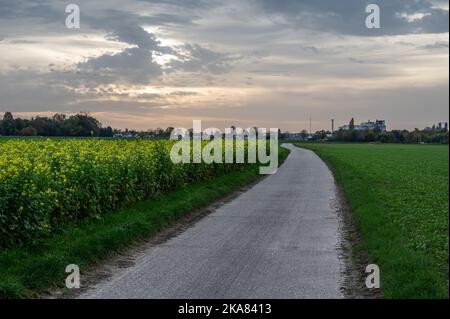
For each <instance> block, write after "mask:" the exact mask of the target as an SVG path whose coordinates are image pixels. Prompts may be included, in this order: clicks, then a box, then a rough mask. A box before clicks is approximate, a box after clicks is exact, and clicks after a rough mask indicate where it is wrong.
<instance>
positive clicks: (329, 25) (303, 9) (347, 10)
mask: <svg viewBox="0 0 450 319" xmlns="http://www.w3.org/2000/svg"><path fill="white" fill-rule="evenodd" d="M254 3H255V5H256V6H257V7H260V8H262V9H263V10H264V11H265V12H266V13H267V14H269V15H272V16H279V17H283V18H284V23H285V24H286V25H291V26H292V27H295V28H307V29H310V30H315V31H325V32H332V33H338V34H348V35H396V34H410V33H437V32H438V33H439V32H448V29H449V22H448V11H446V10H443V9H440V8H437V7H434V6H433V4H432V3H431V2H430V1H427V0H416V1H411V0H378V1H376V2H375V3H377V4H378V5H379V6H380V10H381V28H380V29H367V28H366V27H365V21H366V17H367V15H368V14H367V13H366V11H365V9H366V6H367V5H368V4H370V3H374V1H372V0H345V1H336V0H321V1H317V0H301V1H299V0H283V1H277V0H254ZM403 13H404V14H407V15H413V14H416V13H422V14H429V15H428V16H425V17H423V18H422V19H416V20H414V21H412V22H409V21H408V20H407V19H404V18H402V17H401V14H403Z"/></svg>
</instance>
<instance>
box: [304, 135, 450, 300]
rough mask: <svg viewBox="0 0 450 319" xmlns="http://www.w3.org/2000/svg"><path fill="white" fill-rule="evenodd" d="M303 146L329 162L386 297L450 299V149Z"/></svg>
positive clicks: (378, 146) (367, 145)
mask: <svg viewBox="0 0 450 319" xmlns="http://www.w3.org/2000/svg"><path fill="white" fill-rule="evenodd" d="M298 146H301V147H304V148H308V149H311V150H313V151H315V152H316V153H317V154H318V155H319V156H320V157H321V158H322V159H324V160H325V161H326V162H327V163H329V164H330V167H331V168H332V170H333V173H334V176H335V178H336V181H337V182H338V183H339V184H340V186H341V187H342V189H343V190H344V193H345V195H346V198H347V201H348V204H349V206H350V209H351V211H352V213H353V215H354V217H355V220H356V223H357V226H358V230H359V232H360V234H361V237H362V244H361V245H362V247H359V249H364V250H365V251H366V252H367V253H368V254H369V258H370V261H371V262H373V263H376V264H378V265H379V266H380V270H381V284H382V293H383V296H384V297H385V298H448V240H449V239H448V221H449V220H448V217H449V216H448V163H449V162H448V161H449V157H448V146H418V145H369V144H299V145H298ZM357 249H358V247H357Z"/></svg>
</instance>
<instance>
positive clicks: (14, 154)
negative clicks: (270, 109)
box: [0, 139, 245, 248]
mask: <svg viewBox="0 0 450 319" xmlns="http://www.w3.org/2000/svg"><path fill="white" fill-rule="evenodd" d="M172 143H173V142H171V141H149V140H107V139H104V140H103V139H0V248H1V247H6V246H9V245H11V244H15V243H21V242H26V241H29V240H32V239H33V238H36V237H37V236H42V235H46V234H50V233H52V232H54V231H55V230H57V229H58V228H59V227H60V226H61V225H63V224H65V223H68V222H77V221H80V220H82V219H85V218H88V217H90V218H100V216H101V215H102V214H104V213H107V212H111V211H113V210H116V209H118V208H120V207H123V206H124V205H127V204H129V203H132V202H136V201H139V200H142V199H144V198H148V197H151V196H152V195H155V194H157V193H160V192H163V191H166V190H169V189H174V188H176V187H179V186H182V185H186V184H188V183H191V182H193V181H195V180H202V179H206V178H209V177H212V176H217V175H218V174H223V173H226V172H229V171H231V170H236V169H240V168H242V167H243V166H244V165H245V164H209V165H207V164H204V163H202V164H173V163H172V161H171V160H170V148H171V146H172V145H173V144H172Z"/></svg>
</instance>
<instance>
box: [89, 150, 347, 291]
mask: <svg viewBox="0 0 450 319" xmlns="http://www.w3.org/2000/svg"><path fill="white" fill-rule="evenodd" d="M286 147H287V148H289V149H290V150H291V154H290V156H289V157H288V158H287V160H286V162H285V163H284V164H283V165H282V166H281V168H280V169H279V171H278V172H277V173H276V174H275V175H272V176H269V177H267V178H265V179H263V180H262V181H261V182H260V183H258V184H256V185H255V186H254V187H253V188H251V189H250V190H249V191H247V192H245V193H243V194H242V195H240V196H239V197H237V198H236V199H234V200H232V201H230V202H228V203H226V204H224V205H223V206H221V207H219V208H218V209H217V210H215V211H214V212H213V213H212V214H210V215H208V216H207V217H205V218H203V219H202V220H200V221H199V222H198V223H196V224H195V225H193V226H192V227H191V228H189V229H187V230H186V231H184V232H183V233H181V234H179V235H178V236H177V237H174V238H172V239H170V240H169V241H167V242H165V243H163V244H159V245H156V246H154V247H151V248H149V249H148V250H147V251H146V252H145V253H144V254H142V256H141V257H139V258H138V259H137V260H136V263H135V265H134V266H132V267H130V268H127V269H125V270H124V271H121V272H120V273H119V274H117V275H113V276H112V277H111V278H109V279H107V280H106V281H104V282H102V283H100V284H98V285H97V286H95V287H93V288H92V289H90V290H88V291H87V292H85V293H84V294H82V295H81V296H80V297H81V298H114V299H115V298H182V299H184V298H188V299H198V298H205V299H210V298H244V299H246V298H258V299H259V298H274V299H278V298H341V297H342V294H341V292H340V287H341V284H342V273H343V269H342V267H343V266H342V264H341V262H340V259H339V253H338V251H339V230H338V229H339V227H338V216H337V213H336V211H335V208H334V202H335V200H336V190H335V185H334V180H333V177H332V175H331V172H330V171H329V169H328V168H327V166H326V165H325V164H324V163H323V162H322V161H321V160H320V159H319V158H318V157H317V156H316V155H315V154H314V153H313V152H311V151H308V150H304V149H299V148H296V147H294V146H292V145H290V144H289V145H287V146H286Z"/></svg>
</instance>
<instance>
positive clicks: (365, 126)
mask: <svg viewBox="0 0 450 319" xmlns="http://www.w3.org/2000/svg"><path fill="white" fill-rule="evenodd" d="M351 127H353V129H354V130H355V131H366V130H379V131H381V132H386V121H385V120H376V121H375V122H372V121H370V120H369V121H367V122H362V123H361V124H359V125H355V124H354V121H353V119H352V123H351V124H349V125H343V126H341V127H339V130H341V131H349V130H350V129H351Z"/></svg>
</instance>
